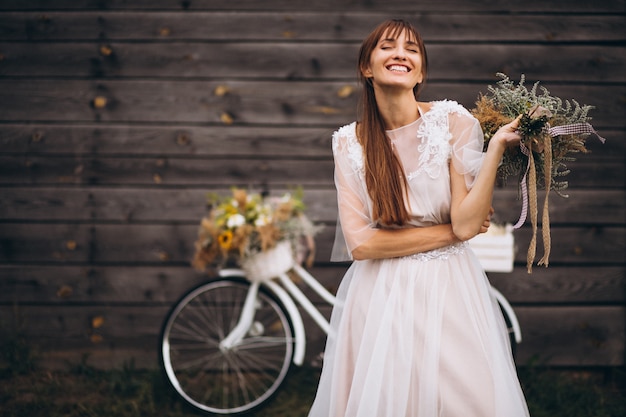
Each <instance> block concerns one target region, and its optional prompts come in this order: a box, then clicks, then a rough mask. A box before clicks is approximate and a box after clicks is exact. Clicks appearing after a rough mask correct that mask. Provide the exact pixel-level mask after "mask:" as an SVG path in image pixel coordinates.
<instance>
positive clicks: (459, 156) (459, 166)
mask: <svg viewBox="0 0 626 417" xmlns="http://www.w3.org/2000/svg"><path fill="white" fill-rule="evenodd" d="M448 122H449V129H450V133H451V134H452V139H451V141H450V143H451V145H452V155H451V159H452V166H453V167H454V169H455V170H456V171H457V172H458V173H459V174H462V175H464V176H465V185H466V186H467V189H468V190H469V189H471V188H472V186H473V185H474V181H475V180H476V176H477V175H478V172H479V171H480V167H481V166H482V162H483V158H484V154H483V142H484V135H483V131H482V129H481V127H480V124H479V123H478V120H476V118H474V117H473V116H472V115H471V114H469V112H467V110H465V111H463V112H453V113H450V114H449V120H448Z"/></svg>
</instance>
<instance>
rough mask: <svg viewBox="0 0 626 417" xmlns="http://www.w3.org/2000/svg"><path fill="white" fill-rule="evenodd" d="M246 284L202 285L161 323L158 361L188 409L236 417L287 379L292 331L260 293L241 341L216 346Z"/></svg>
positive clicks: (280, 309)
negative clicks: (252, 316) (233, 344)
mask: <svg viewBox="0 0 626 417" xmlns="http://www.w3.org/2000/svg"><path fill="white" fill-rule="evenodd" d="M249 287H250V284H249V282H248V281H246V280H245V279H236V278H221V279H217V280H215V281H210V282H208V283H205V284H202V285H200V286H198V287H196V288H194V289H192V290H191V291H189V292H188V293H187V294H186V295H184V296H183V297H182V298H181V299H180V301H179V302H178V303H176V304H175V305H174V307H173V308H172V309H171V311H170V313H169V314H168V316H167V318H166V320H165V321H164V323H163V328H162V332H161V339H160V343H161V347H160V360H161V366H162V367H163V370H164V372H165V374H166V377H167V380H168V381H169V383H170V385H171V386H172V387H173V388H174V390H175V391H176V392H177V394H178V395H179V396H180V397H181V398H182V399H183V400H184V401H186V402H187V403H189V404H190V405H191V406H193V407H194V408H196V409H198V410H201V411H203V412H206V413H209V414H214V415H226V414H228V415H236V414H244V413H247V412H250V411H252V410H254V409H257V408H258V407H260V406H262V405H264V403H265V402H266V401H267V400H269V399H270V398H271V397H272V396H273V395H274V394H275V393H276V391H277V390H278V388H279V387H280V385H281V383H282V382H283V381H284V379H285V378H286V376H287V373H288V372H289V368H290V366H291V361H292V357H293V327H292V325H291V322H290V319H289V317H288V314H287V313H286V312H285V310H284V308H283V306H282V305H281V304H280V303H279V302H278V300H277V299H276V298H275V297H274V296H273V294H271V293H270V292H269V291H268V290H267V289H265V288H262V287H261V288H260V289H259V294H258V297H257V303H256V312H255V316H254V320H253V323H252V325H251V326H250V329H249V330H248V332H247V333H246V335H245V337H244V338H243V340H242V341H241V342H240V343H238V344H237V345H236V346H234V347H233V348H231V349H228V350H225V349H221V348H220V341H221V340H223V339H224V337H225V336H226V335H228V334H229V332H230V331H231V329H232V328H233V327H234V326H235V325H236V324H237V322H238V320H239V316H240V313H241V310H242V307H243V304H244V300H245V298H246V294H247V293H248V288H249Z"/></svg>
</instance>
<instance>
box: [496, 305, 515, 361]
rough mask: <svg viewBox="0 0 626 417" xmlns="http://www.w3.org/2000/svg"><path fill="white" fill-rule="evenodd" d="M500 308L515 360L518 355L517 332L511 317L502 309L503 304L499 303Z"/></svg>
mask: <svg viewBox="0 0 626 417" xmlns="http://www.w3.org/2000/svg"><path fill="white" fill-rule="evenodd" d="M498 307H500V311H501V312H502V316H503V317H504V323H505V324H506V331H507V333H508V335H509V345H510V348H511V355H512V356H513V359H515V354H516V353H517V340H516V339H515V330H514V329H513V322H512V320H511V318H510V317H509V314H508V313H507V311H506V310H505V309H504V307H502V304H500V302H499V301H498Z"/></svg>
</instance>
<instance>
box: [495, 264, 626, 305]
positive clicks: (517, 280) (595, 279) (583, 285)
mask: <svg viewBox="0 0 626 417" xmlns="http://www.w3.org/2000/svg"><path fill="white" fill-rule="evenodd" d="M487 275H488V277H489V281H490V282H491V285H493V286H494V287H495V288H497V289H498V290H499V291H500V292H502V294H503V295H504V296H505V297H506V298H507V300H509V301H510V302H511V303H512V304H513V305H516V304H517V303H524V305H528V304H541V303H550V304H559V303H570V304H571V303H578V304H597V303H602V304H604V303H614V304H615V303H623V302H624V301H625V297H626V295H625V294H626V281H625V280H624V276H626V267H625V266H623V265H622V266H615V267H603V266H593V267H585V266H578V267H570V266H563V267H558V266H557V267H555V266H550V267H548V268H543V267H539V268H535V269H533V273H532V274H528V273H527V272H526V270H525V268H515V269H514V270H513V271H512V272H510V273H495V272H490V273H488V274H487Z"/></svg>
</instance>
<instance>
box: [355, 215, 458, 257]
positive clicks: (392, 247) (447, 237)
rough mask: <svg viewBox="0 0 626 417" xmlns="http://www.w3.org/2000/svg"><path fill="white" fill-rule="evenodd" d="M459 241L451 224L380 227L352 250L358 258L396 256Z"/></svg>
mask: <svg viewBox="0 0 626 417" xmlns="http://www.w3.org/2000/svg"><path fill="white" fill-rule="evenodd" d="M459 241H460V240H459V239H458V238H457V237H456V236H455V235H454V233H453V232H452V225H450V224H442V225H436V226H429V227H413V228H407V229H379V230H377V231H376V233H375V234H374V235H373V236H372V237H371V238H370V239H369V240H367V241H366V242H364V243H363V244H361V245H359V246H357V247H356V248H355V249H354V250H353V251H352V257H353V258H354V259H356V260H362V259H382V258H396V257H398V256H406V255H412V254H414V253H418V252H426V251H429V250H433V249H437V248H441V247H444V246H448V245H451V244H453V243H457V242H459Z"/></svg>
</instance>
